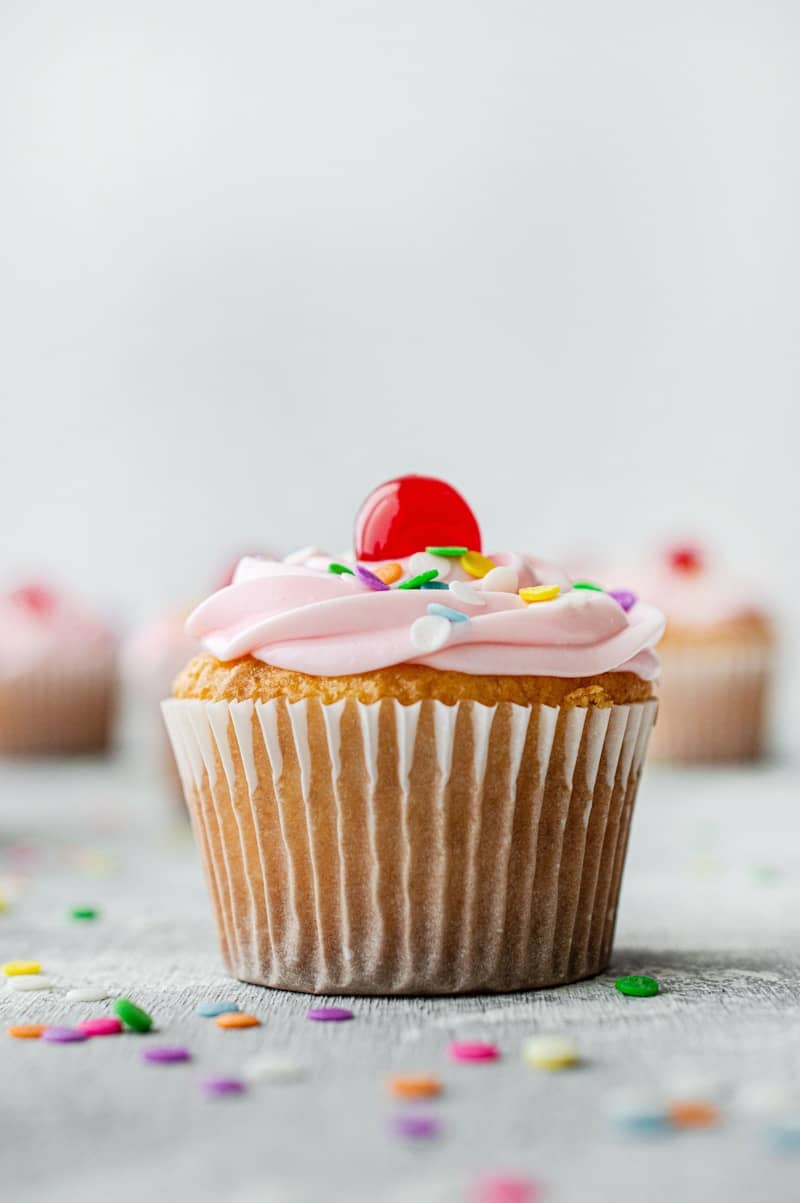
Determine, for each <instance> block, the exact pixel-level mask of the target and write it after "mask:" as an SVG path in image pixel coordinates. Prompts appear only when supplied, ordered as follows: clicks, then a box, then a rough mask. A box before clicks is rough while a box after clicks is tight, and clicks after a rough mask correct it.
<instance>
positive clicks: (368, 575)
mask: <svg viewBox="0 0 800 1203" xmlns="http://www.w3.org/2000/svg"><path fill="white" fill-rule="evenodd" d="M356 576H357V577H358V579H359V580H360V581H361V583H362V585H367V586H368V587H369V588H370V589H377V590H381V591H385V590H387V589H388V588H389V586H388V585H387V584H386V581H382V580H381V578H380V577H379V576H376V575H375V573H374V572H370V570H369V568H365V567H364V565H363V564H356Z"/></svg>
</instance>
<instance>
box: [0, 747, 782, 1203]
mask: <svg viewBox="0 0 800 1203" xmlns="http://www.w3.org/2000/svg"><path fill="white" fill-rule="evenodd" d="M798 800H799V799H798V790H797V778H796V775H795V774H794V773H793V772H792V771H791V769H790V768H789V767H785V766H784V767H772V768H764V769H761V770H742V769H738V770H732V771H722V772H717V773H710V772H686V773H672V772H670V773H668V772H666V771H663V770H662V771H656V770H654V769H653V768H652V766H650V769H649V771H648V773H647V775H646V780H645V782H644V785H643V789H642V792H641V795H640V799H639V806H638V812H637V815H636V817H635V820H634V829H633V836H632V843H631V853H630V858H629V865H628V871H627V875H626V879H625V883H624V887H623V896H622V909H621V917H620V923H619V927H618V934H617V941H616V950H615V956H614V963H613V966H612V972H611V973H610V974H608V975H607V976H603V977H601V978H598V979H596V980H594V981H591V982H585V983H581V984H579V985H576V986H572V987H566V988H562V989H560V990H547V991H543V992H541V993H538V994H528V995H512V996H506V997H488V998H487V997H475V998H468V999H462V1000H456V999H439V1000H399V1001H386V1000H367V999H359V1000H356V1001H354V1002H353V1003H352V1006H353V1008H354V1010H355V1011H356V1019H355V1021H354V1022H353V1023H349V1024H340V1025H330V1024H328V1025H324V1024H319V1025H316V1024H311V1023H308V1022H307V1021H306V1020H305V1018H304V1013H305V1010H306V1008H307V1006H308V999H307V998H306V997H303V996H297V995H284V994H280V993H277V992H273V991H267V990H260V989H258V988H255V987H246V986H242V985H239V984H237V983H232V982H231V981H230V979H228V978H226V977H225V975H224V974H223V973H222V972H221V968H220V963H219V960H218V956H217V950H216V946H215V940H214V933H213V930H212V924H211V919H210V913H209V909H208V906H207V904H206V898H205V891H204V887H203V883H202V881H201V876H200V870H199V866H198V861H197V858H196V856H195V854H194V849H193V846H192V843H191V840H190V837H189V834H188V829H184V828H183V826H182V824H181V823H180V822H177V823H176V822H175V821H174V818H171V817H170V809H169V803H168V801H167V800H166V799H165V798H163V797H162V796H161V795H160V793H159V791H158V789H156V788H154V787H153V785H152V783H149V782H148V781H146V780H144V779H143V778H142V776H141V773H140V772H138V771H137V770H135V769H134V768H133V767H132V766H131V765H130V764H128V763H127V762H126V761H125V760H124V759H121V760H117V761H111V762H108V763H88V764H86V763H70V764H58V763H53V764H48V765H42V766H38V767H30V766H24V765H6V766H3V767H2V768H0V895H3V896H5V897H7V898H8V899H10V905H9V907H8V909H7V910H6V911H5V913H3V914H0V960H2V961H5V960H7V959H11V958H16V957H20V958H35V959H39V960H41V961H42V963H43V967H44V969H45V970H46V972H47V973H48V975H49V976H50V977H51V978H52V979H53V981H54V982H55V984H56V989H54V990H53V991H51V992H49V993H42V994H19V993H11V992H10V991H8V990H7V989H4V988H3V987H0V1021H1V1022H2V1025H3V1027H5V1026H6V1025H7V1024H8V1023H9V1022H14V1021H26V1020H27V1021H33V1022H36V1021H47V1022H74V1021H75V1020H76V1019H79V1018H82V1017H85V1016H87V1015H89V1014H96V1013H99V1012H103V1011H105V1010H107V1009H108V1004H107V1003H102V1004H94V1005H89V1004H75V1003H70V1002H68V1001H67V1000H66V998H65V994H66V990H67V989H68V988H69V987H71V986H79V985H85V984H88V983H93V984H96V983H101V984H104V985H108V986H109V987H110V988H111V989H112V990H113V991H118V992H120V993H125V994H129V995H131V996H133V997H134V998H136V999H137V1000H139V1001H140V1002H141V1003H142V1005H144V1006H146V1007H147V1008H148V1009H150V1010H151V1011H152V1012H153V1014H154V1016H155V1017H156V1020H157V1024H158V1029H159V1031H158V1034H157V1036H154V1037H152V1038H145V1037H134V1036H127V1037H119V1038H114V1039H109V1040H95V1041H92V1042H89V1043H87V1044H81V1045H74V1046H58V1045H45V1044H44V1043H42V1042H41V1041H18V1040H11V1039H7V1038H6V1037H5V1036H3V1037H2V1039H0V1083H1V1084H2V1092H1V1093H0V1181H1V1182H2V1190H3V1195H4V1197H7V1198H9V1199H12V1198H13V1199H15V1200H23V1201H25V1200H51V1199H52V1200H58V1201H59V1203H62V1201H63V1203H72V1201H73V1200H75V1201H77V1200H81V1203H93V1201H94V1200H100V1199H104V1200H105V1199H109V1198H110V1199H114V1200H115V1201H127V1200H128V1199H131V1200H133V1199H139V1198H141V1197H142V1196H144V1195H146V1194H147V1193H151V1194H153V1195H154V1197H156V1198H158V1199H161V1198H167V1197H169V1196H172V1197H175V1198H178V1199H182V1198H192V1199H195V1200H200V1201H203V1200H211V1199H215V1200H218V1199H224V1200H226V1201H227V1200H231V1201H233V1203H250V1201H251V1200H253V1201H254V1203H255V1201H256V1200H263V1201H264V1203H278V1201H280V1203H284V1201H286V1203H329V1201H333V1200H337V1201H338V1200H347V1201H352V1203H361V1201H362V1200H363V1201H364V1203H366V1201H367V1200H387V1201H392V1203H394V1201H398V1203H399V1201H400V1200H414V1201H418V1203H434V1201H437V1203H438V1201H440V1200H459V1199H461V1200H464V1199H469V1197H470V1195H469V1183H470V1182H471V1181H473V1180H474V1178H475V1177H476V1176H477V1175H479V1174H481V1173H484V1172H489V1171H501V1170H504V1171H515V1172H519V1173H524V1174H528V1175H530V1176H531V1177H535V1178H536V1179H537V1180H539V1181H541V1182H542V1183H543V1184H544V1186H545V1188H546V1190H545V1197H546V1199H548V1200H552V1203H579V1201H581V1200H588V1199H591V1200H595V1201H597V1203H605V1201H606V1200H609V1201H610V1200H612V1199H618V1198H620V1197H622V1196H621V1195H620V1193H619V1192H620V1189H621V1188H627V1191H628V1192H629V1195H628V1197H632V1198H636V1199H640V1198H647V1199H648V1200H650V1201H652V1203H667V1200H669V1201H670V1203H672V1201H673V1200H677V1199H680V1200H683V1201H684V1203H693V1201H694V1200H701V1199H702V1200H704V1203H707V1201H716V1200H722V1199H725V1200H740V1199H741V1200H745V1199H747V1200H750V1199H755V1200H766V1199H769V1200H770V1201H771V1203H784V1201H786V1203H790V1201H791V1203H795V1201H796V1200H798V1199H800V1152H795V1153H793V1154H792V1153H776V1152H775V1151H773V1150H772V1149H771V1148H770V1146H769V1143H768V1141H767V1140H766V1139H765V1126H766V1124H765V1120H764V1118H763V1117H758V1116H755V1115H753V1114H752V1113H751V1112H749V1111H747V1110H745V1109H744V1107H743V1106H742V1105H741V1104H740V1103H739V1102H738V1101H737V1100H738V1099H739V1096H740V1091H741V1089H742V1087H743V1086H744V1085H746V1084H748V1083H751V1082H754V1081H758V1082H761V1081H766V1082H768V1083H776V1084H781V1083H785V1084H792V1083H793V1082H794V1081H795V1080H797V1079H798V1078H799V1077H800V1011H799V1010H798V998H799V997H800V992H799V989H798V987H800V840H798V809H797V808H798ZM81 903H86V904H93V905H96V906H98V907H99V908H101V911H102V917H101V918H100V919H99V920H98V921H96V922H94V923H76V922H74V921H71V920H69V919H68V917H67V911H68V910H69V908H70V907H72V906H75V905H78V904H81ZM637 971H642V972H652V973H654V974H655V975H656V976H658V977H659V978H660V980H661V982H662V987H663V993H662V994H661V995H660V996H658V997H657V998H653V999H626V998H623V997H622V996H620V995H619V994H618V993H617V992H616V991H615V990H614V988H613V981H614V977H615V976H616V975H617V974H618V973H620V972H637ZM230 997H233V998H236V999H237V1000H238V1001H239V1003H240V1004H241V1006H242V1008H243V1009H247V1010H249V1011H253V1012H255V1013H257V1014H258V1015H260V1016H261V1017H262V1019H263V1026H262V1027H260V1028H254V1029H250V1030H248V1031H239V1032H221V1031H220V1030H219V1029H218V1028H216V1027H215V1025H214V1024H213V1023H212V1022H210V1021H209V1020H203V1019H200V1018H198V1017H196V1015H195V1013H194V1008H195V1005H196V1003H197V1002H198V1001H199V1000H201V999H205V998H218V999H219V998H230ZM537 1032H553V1033H564V1034H568V1035H570V1036H572V1037H574V1038H575V1039H576V1040H577V1042H578V1043H579V1045H580V1048H581V1050H582V1053H583V1055H584V1058H585V1064H584V1065H583V1067H582V1068H580V1069H578V1070H574V1071H571V1072H566V1073H560V1074H547V1073H541V1072H537V1071H535V1070H531V1069H529V1068H527V1067H525V1066H524V1065H523V1063H522V1061H521V1058H520V1048H521V1045H522V1043H523V1041H524V1040H525V1038H526V1037H528V1036H530V1035H532V1034H534V1033H537ZM454 1037H462V1038H469V1037H476V1038H488V1039H491V1040H493V1041H496V1042H497V1043H498V1044H499V1046H500V1048H501V1050H502V1053H503V1056H502V1059H501V1060H500V1061H499V1062H497V1063H495V1064H492V1065H481V1066H473V1067H469V1066H466V1067H462V1066H455V1065H452V1064H450V1063H448V1061H447V1055H446V1050H447V1044H448V1042H449V1041H450V1040H451V1039H453V1038H454ZM147 1040H152V1041H156V1040H158V1041H162V1042H165V1043H179V1044H185V1045H187V1046H189V1047H190V1048H191V1050H192V1053H193V1060H192V1061H191V1062H190V1063H188V1064H186V1065H177V1066H166V1067H159V1066H152V1065H147V1064H144V1063H143V1062H142V1060H141V1051H142V1048H143V1047H144V1044H145V1043H146V1041H147ZM262 1050H264V1051H266V1050H275V1051H281V1052H284V1053H286V1054H288V1055H289V1056H290V1057H291V1058H293V1059H294V1060H296V1061H298V1062H301V1063H303V1064H304V1065H305V1066H307V1068H308V1075H307V1077H306V1079H305V1080H304V1081H302V1082H299V1083H296V1084H291V1085H290V1084H282V1085H278V1084H274V1083H260V1084H258V1085H256V1086H254V1087H253V1088H252V1089H251V1090H250V1091H249V1092H248V1093H247V1094H246V1095H245V1096H243V1097H241V1098H237V1099H230V1100H218V1101H213V1102H212V1101H209V1100H207V1099H204V1098H203V1097H202V1096H201V1094H200V1092H199V1090H198V1082H199V1080H200V1078H202V1077H203V1076H204V1075H207V1074H213V1073H216V1072H218V1071H219V1072H234V1073H235V1072H237V1070H239V1069H240V1068H241V1066H242V1065H243V1063H244V1062H245V1061H247V1059H248V1058H250V1057H252V1056H253V1054H254V1053H256V1052H258V1051H262ZM417 1069H418V1070H425V1071H432V1072H436V1073H440V1074H441V1075H442V1077H443V1079H444V1081H445V1084H446V1091H445V1094H444V1096H443V1097H442V1099H441V1101H439V1102H437V1103H436V1105H435V1107H434V1108H429V1110H435V1111H436V1113H437V1114H438V1115H439V1116H440V1118H441V1121H442V1125H443V1127H442V1134H441V1136H440V1137H439V1138H438V1139H436V1140H435V1141H432V1142H428V1143H425V1144H424V1145H421V1144H420V1143H416V1144H414V1145H409V1144H407V1143H404V1142H402V1141H400V1140H399V1139H398V1138H397V1136H396V1135H394V1134H393V1133H392V1130H391V1127H390V1119H391V1116H392V1115H393V1113H394V1112H395V1110H396V1107H395V1106H394V1105H393V1104H392V1103H391V1101H390V1100H389V1099H388V1098H387V1096H386V1092H385V1086H384V1083H385V1079H386V1077H387V1075H389V1074H390V1073H392V1072H396V1071H401V1070H403V1071H405V1070H408V1071H410V1070H417ZM698 1078H699V1079H700V1082H699V1083H695V1084H694V1085H692V1082H691V1079H698ZM641 1082H646V1083H651V1084H653V1085H654V1086H655V1087H656V1088H657V1089H659V1090H660V1089H662V1088H663V1089H667V1090H682V1091H686V1090H691V1089H694V1090H697V1089H703V1090H705V1091H706V1092H707V1093H708V1092H713V1093H715V1094H716V1093H719V1095H720V1098H721V1108H722V1122H721V1123H720V1124H719V1125H718V1127H716V1128H715V1129H713V1130H709V1131H705V1132H699V1131H698V1132H687V1133H678V1134H674V1135H670V1136H667V1137H664V1138H661V1139H658V1140H642V1139H639V1140H637V1139H635V1138H632V1137H630V1136H626V1135H625V1134H624V1133H623V1132H620V1131H619V1130H618V1129H616V1128H615V1127H614V1124H613V1123H612V1122H611V1120H610V1119H609V1116H608V1114H607V1100H608V1098H609V1093H610V1092H611V1091H612V1090H613V1088H614V1087H615V1086H618V1085H625V1084H630V1083H641ZM798 1115H800V1106H799V1107H798Z"/></svg>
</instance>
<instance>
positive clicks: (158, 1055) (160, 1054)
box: [142, 1045, 191, 1065]
mask: <svg viewBox="0 0 800 1203" xmlns="http://www.w3.org/2000/svg"><path fill="white" fill-rule="evenodd" d="M142 1057H143V1058H144V1060H145V1061H151V1062H152V1063H153V1064H155V1065H173V1064H175V1063H176V1062H178V1061H188V1060H189V1059H190V1058H191V1053H190V1052H189V1050H188V1048H180V1047H179V1048H171V1047H164V1046H163V1045H161V1046H160V1047H157V1048H146V1049H145V1050H144V1052H143V1053H142Z"/></svg>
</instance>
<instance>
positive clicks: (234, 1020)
mask: <svg viewBox="0 0 800 1203" xmlns="http://www.w3.org/2000/svg"><path fill="white" fill-rule="evenodd" d="M214 1023H215V1024H216V1025H217V1027H218V1028H257V1027H258V1025H259V1024H260V1023H261V1020H260V1019H259V1018H258V1017H257V1016H255V1015H244V1014H243V1013H242V1012H241V1011H227V1012H226V1013H225V1014H224V1015H218V1016H217V1018H216V1019H215V1020H214Z"/></svg>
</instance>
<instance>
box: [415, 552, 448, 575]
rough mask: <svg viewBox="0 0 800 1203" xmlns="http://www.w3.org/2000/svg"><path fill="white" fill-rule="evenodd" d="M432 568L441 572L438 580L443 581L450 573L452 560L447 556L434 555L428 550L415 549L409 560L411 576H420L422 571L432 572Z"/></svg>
mask: <svg viewBox="0 0 800 1203" xmlns="http://www.w3.org/2000/svg"><path fill="white" fill-rule="evenodd" d="M432 568H435V569H436V571H437V572H438V573H439V575H438V576H437V577H436V580H437V581H443V580H444V579H445V578H446V577H448V576H449V575H450V569H451V568H452V560H450V559H449V558H448V557H447V556H432V555H431V554H430V553H429V552H427V551H415V552H414V554H413V556H412V557H411V559H410V560H409V561H408V575H409V576H419V575H420V573H422V572H430V570H431V569H432Z"/></svg>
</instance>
